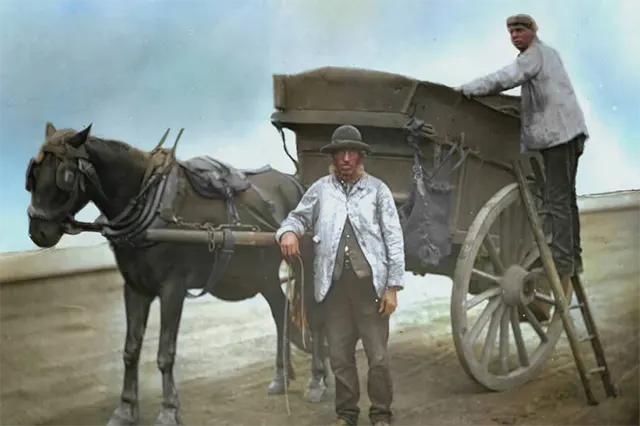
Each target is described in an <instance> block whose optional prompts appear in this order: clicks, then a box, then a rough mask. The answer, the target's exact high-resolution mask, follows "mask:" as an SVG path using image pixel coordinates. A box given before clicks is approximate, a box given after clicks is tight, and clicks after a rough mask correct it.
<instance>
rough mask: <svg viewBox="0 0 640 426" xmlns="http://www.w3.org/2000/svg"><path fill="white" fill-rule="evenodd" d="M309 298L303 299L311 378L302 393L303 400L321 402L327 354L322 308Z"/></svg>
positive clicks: (324, 391)
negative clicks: (308, 341)
mask: <svg viewBox="0 0 640 426" xmlns="http://www.w3.org/2000/svg"><path fill="white" fill-rule="evenodd" d="M306 293H307V294H309V293H311V298H305V299H307V300H305V303H306V308H307V324H309V329H310V331H311V378H310V379H309V383H308V384H307V389H306V390H305V392H304V399H305V400H307V401H309V402H314V403H317V402H321V401H322V400H323V399H324V397H325V395H326V394H327V388H328V384H327V360H326V358H327V354H326V353H325V347H324V345H325V335H324V322H323V317H322V307H321V306H320V305H318V304H317V303H315V300H313V289H310V291H307V292H306Z"/></svg>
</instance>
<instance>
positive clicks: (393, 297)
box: [378, 287, 398, 316]
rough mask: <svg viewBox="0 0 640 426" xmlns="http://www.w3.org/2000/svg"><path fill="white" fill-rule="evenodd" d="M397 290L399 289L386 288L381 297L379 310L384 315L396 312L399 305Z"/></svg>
mask: <svg viewBox="0 0 640 426" xmlns="http://www.w3.org/2000/svg"><path fill="white" fill-rule="evenodd" d="M396 292H397V289H395V288H393V287H392V288H388V289H386V290H385V292H384V294H383V295H382V299H380V310H379V311H378V312H380V313H381V314H382V315H387V316H388V315H391V314H392V313H394V312H395V310H396V308H397V307H398V295H397V293H396Z"/></svg>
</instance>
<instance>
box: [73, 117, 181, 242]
mask: <svg viewBox="0 0 640 426" xmlns="http://www.w3.org/2000/svg"><path fill="white" fill-rule="evenodd" d="M169 131H170V129H167V130H166V132H165V133H164V135H163V136H162V138H161V139H160V142H158V145H156V147H155V148H154V149H153V150H152V151H151V152H150V160H149V164H148V165H147V169H146V170H145V174H144V177H143V179H142V182H143V184H142V188H141V189H140V191H139V192H138V194H137V195H136V196H135V197H134V198H132V199H131V201H129V204H128V205H127V207H125V209H124V210H123V211H122V212H121V213H120V214H118V215H117V216H116V217H115V218H113V219H111V220H109V221H102V222H99V221H97V220H96V221H95V222H80V221H77V220H75V219H73V218H69V219H68V220H66V221H65V222H64V223H63V230H64V232H65V233H66V234H70V235H77V234H79V233H81V232H99V233H101V234H102V235H103V236H104V237H105V238H107V239H108V240H110V241H113V242H116V243H122V242H130V240H132V239H134V238H135V237H137V236H139V235H140V234H141V233H142V232H144V231H145V230H146V228H147V227H148V226H149V225H150V224H151V222H152V221H153V219H154V216H155V213H156V211H157V208H158V206H159V205H160V202H161V200H162V194H163V192H164V188H165V187H166V180H167V176H168V173H169V171H170V170H171V168H172V166H173V165H174V164H175V162H176V157H175V150H176V147H177V145H178V141H179V140H180V137H181V136H182V132H183V131H184V129H180V132H179V133H178V136H177V137H176V141H175V142H174V145H173V147H172V148H170V149H168V150H167V149H162V145H163V144H164V142H165V140H166V139H167V136H168V135H169ZM87 163H88V161H87ZM88 164H89V165H90V166H91V168H93V166H92V165H91V164H90V163H88ZM94 174H95V171H94ZM98 184H99V181H98ZM103 197H104V198H105V199H106V197H105V196H104V195H103ZM148 197H151V202H146V203H145V202H144V201H148ZM101 198H102V197H101ZM105 222H106V223H105Z"/></svg>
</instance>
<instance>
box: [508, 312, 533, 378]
mask: <svg viewBox="0 0 640 426" xmlns="http://www.w3.org/2000/svg"><path fill="white" fill-rule="evenodd" d="M511 328H512V329H513V337H514V339H515V341H516V348H517V349H518V358H519V359H520V365H521V366H523V367H528V366H529V355H528V354H527V348H526V347H525V346H524V339H523V338H522V330H520V321H519V318H518V310H517V309H516V308H512V309H511Z"/></svg>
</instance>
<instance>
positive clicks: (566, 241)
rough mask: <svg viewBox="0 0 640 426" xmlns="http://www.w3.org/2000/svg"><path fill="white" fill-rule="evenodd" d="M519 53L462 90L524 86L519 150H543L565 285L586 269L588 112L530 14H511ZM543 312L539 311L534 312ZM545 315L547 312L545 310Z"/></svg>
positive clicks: (477, 92)
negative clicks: (581, 202)
mask: <svg viewBox="0 0 640 426" xmlns="http://www.w3.org/2000/svg"><path fill="white" fill-rule="evenodd" d="M507 29H508V31H509V34H510V35H511V41H512V43H513V45H514V46H515V47H516V48H517V49H518V50H519V51H520V53H519V54H518V57H517V59H516V60H515V61H514V62H513V63H511V64H509V65H507V66H506V67H504V68H502V69H500V70H498V71H496V72H493V73H491V74H489V75H486V76H484V77H481V78H478V79H476V80H473V81H471V82H469V83H467V84H464V85H462V86H461V87H460V88H458V90H459V91H461V92H462V93H463V94H464V95H465V96H467V97H472V96H486V95H493V94H497V93H499V92H502V91H505V90H509V89H512V88H514V87H517V86H521V107H520V120H521V132H520V134H521V141H520V143H521V150H522V152H531V151H539V152H540V153H541V154H542V158H543V161H544V168H545V178H546V180H545V187H544V201H545V205H546V208H547V210H548V211H549V214H548V215H547V217H546V220H545V224H544V225H545V233H546V234H547V237H548V238H549V237H550V244H549V245H550V248H551V252H552V254H553V258H554V261H555V264H556V269H557V270H558V274H559V275H560V279H561V281H562V283H563V286H564V288H565V289H568V288H569V282H570V278H571V276H573V275H574V274H580V273H581V272H582V255H581V253H582V249H581V244H580V219H579V217H578V205H577V201H576V171H577V168H578V159H579V158H580V155H582V152H583V150H584V144H585V141H586V140H587V138H588V137H589V134H588V131H587V126H586V124H585V119H584V114H583V112H582V109H581V108H580V105H579V104H578V100H577V98H576V94H575V92H574V90H573V86H572V84H571V81H570V79H569V76H568V74H567V72H566V70H565V68H564V64H563V62H562V59H561V58H560V55H559V54H558V52H557V51H556V50H555V49H554V48H552V47H551V46H549V45H547V44H545V43H544V42H542V41H541V40H540V39H539V38H538V36H537V32H538V26H537V24H536V22H535V21H534V20H533V18H531V17H530V16H529V15H515V16H511V17H509V18H507ZM536 314H540V312H536ZM545 315H548V313H546V314H545Z"/></svg>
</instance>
